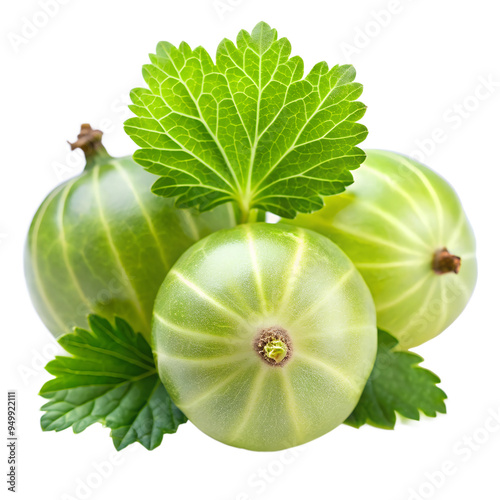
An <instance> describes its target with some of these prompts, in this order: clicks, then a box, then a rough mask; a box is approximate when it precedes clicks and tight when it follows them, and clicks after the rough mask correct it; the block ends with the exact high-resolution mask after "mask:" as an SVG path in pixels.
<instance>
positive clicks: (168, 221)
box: [25, 125, 234, 338]
mask: <svg viewBox="0 0 500 500" xmlns="http://www.w3.org/2000/svg"><path fill="white" fill-rule="evenodd" d="M101 137H102V133H101V132H100V131H98V130H92V129H91V128H90V126H89V125H83V126H82V132H81V133H80V135H79V140H78V141H77V142H76V143H74V144H73V145H72V146H73V147H81V148H82V149H84V151H85V155H86V157H87V165H86V167H85V170H84V171H83V173H82V174H81V175H79V176H77V177H74V178H72V179H70V180H68V181H66V182H64V183H63V184H61V185H60V186H58V187H56V188H55V189H54V190H53V191H52V193H50V194H49V195H48V196H47V198H46V199H45V200H44V201H43V203H42V204H41V206H40V208H39V209H38V211H37V213H36V215H35V217H34V218H33V222H32V223H31V227H30V230H29V234H28V241H27V244H26V251H25V274H26V280H27V283H28V289H29V291H30V295H31V299H32V301H33V304H34V306H35V308H36V310H37V312H38V314H39V315H40V317H41V319H42V321H43V322H44V323H45V325H46V326H47V328H48V329H49V330H50V331H51V332H52V334H53V335H55V336H56V337H58V336H59V335H62V334H63V333H67V332H70V331H72V330H73V328H74V327H75V326H79V327H81V328H85V327H86V326H87V315H88V314H90V313H93V314H100V315H101V316H104V317H106V318H108V319H110V320H113V319H114V317H115V316H120V317H122V318H123V319H125V320H127V321H128V322H129V323H130V324H131V325H132V327H133V328H134V329H135V331H140V332H141V333H143V334H144V335H145V336H146V338H149V337H150V328H151V326H150V322H151V314H152V311H153V303H154V299H155V297H156V292H157V291H158V288H159V287H160V285H161V283H162V281H163V280H164V278H165V275H166V274H167V271H168V270H169V269H170V267H171V266H172V264H173V263H174V262H175V261H176V260H177V258H178V257H179V256H180V255H181V254H182V252H183V251H184V250H186V249H187V248H188V247H189V246H190V245H192V244H193V243H194V242H196V241H198V240H199V239H200V238H203V237H204V236H206V235H207V234H209V233H211V232H212V231H216V230H218V229H221V228H227V227H231V226H232V225H234V214H233V213H232V208H231V207H230V205H226V206H224V207H219V208H217V209H215V210H214V211H212V212H208V213H204V214H201V215H197V214H191V213H190V212H189V211H186V210H178V209H176V208H174V206H173V201H172V200H171V199H164V198H160V197H159V196H156V195H154V194H153V193H151V185H152V184H153V182H154V180H155V177H154V176H153V175H151V174H149V173H148V172H146V171H144V169H143V168H142V167H140V166H139V165H137V163H135V162H134V161H133V159H132V158H131V157H124V158H112V157H111V156H109V154H108V153H107V152H106V150H105V149H104V147H103V146H102V144H101Z"/></svg>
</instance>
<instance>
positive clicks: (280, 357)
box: [253, 326, 293, 366]
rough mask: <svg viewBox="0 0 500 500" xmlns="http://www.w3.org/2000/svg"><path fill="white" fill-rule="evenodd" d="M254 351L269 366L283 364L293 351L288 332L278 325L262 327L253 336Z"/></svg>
mask: <svg viewBox="0 0 500 500" xmlns="http://www.w3.org/2000/svg"><path fill="white" fill-rule="evenodd" d="M253 348H254V349H255V352H256V353H257V354H258V355H259V356H260V358H262V360H263V361H265V362H266V363H267V364H268V365H271V366H284V365H285V364H286V363H288V361H289V360H290V358H291V356H292V352H293V348H292V340H291V339H290V336H289V335H288V332H287V331H286V330H285V329H284V328H281V327H280V326H272V327H270V328H264V329H262V330H261V331H260V332H259V333H258V335H257V336H256V337H255V340H254V343H253Z"/></svg>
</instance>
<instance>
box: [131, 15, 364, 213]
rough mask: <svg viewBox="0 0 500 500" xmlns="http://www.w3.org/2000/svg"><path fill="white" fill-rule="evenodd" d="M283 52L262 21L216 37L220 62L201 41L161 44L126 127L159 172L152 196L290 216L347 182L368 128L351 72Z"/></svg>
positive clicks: (141, 156) (286, 48) (284, 44)
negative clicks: (231, 36)
mask: <svg viewBox="0 0 500 500" xmlns="http://www.w3.org/2000/svg"><path fill="white" fill-rule="evenodd" d="M290 53H291V46H290V42H289V41H288V40H287V39H286V38H281V39H278V34H277V32H276V30H274V29H271V28H270V27H269V26H268V25H267V24H265V23H259V24H258V25H257V26H256V27H255V28H254V30H253V31H252V33H251V34H250V33H248V32H247V31H241V32H240V33H239V35H238V37H237V41H236V44H234V43H233V42H231V41H230V40H227V39H226V40H223V41H222V43H221V44H220V45H219V48H218V51H217V60H216V63H214V62H213V61H212V59H211V58H210V56H209V54H208V53H207V52H206V51H205V50H204V49H203V48H201V47H198V48H196V49H194V50H193V49H191V48H190V47H189V46H188V45H187V44H186V43H184V42H183V43H181V44H180V45H179V47H178V48H177V47H175V46H173V45H171V44H169V43H166V42H161V43H160V44H158V47H157V52H156V54H153V55H151V64H148V65H146V66H144V71H143V75H144V79H145V81H146V83H147V85H148V87H149V88H148V89H135V90H133V91H132V93H131V98H132V102H133V105H132V106H131V110H132V111H133V112H134V113H135V115H136V117H135V118H131V119H129V120H128V121H127V122H126V123H125V130H126V132H127V133H128V134H129V135H130V137H131V138H132V139H133V140H134V141H135V142H136V144H138V145H139V147H140V148H141V149H140V150H138V151H137V152H136V153H135V155H134V158H135V160H136V161H137V162H138V163H139V164H141V165H143V166H144V167H145V168H146V169H147V170H149V171H150V172H152V173H154V174H156V175H158V176H159V179H158V180H157V181H156V183H155V184H154V186H153V192H155V193H156V194H158V195H161V196H167V197H175V198H176V204H177V206H179V207H193V206H197V207H199V209H200V210H201V211H204V210H209V209H211V208H213V207H215V206H217V205H220V204H222V203H226V202H228V201H232V202H235V203H236V204H237V205H238V206H239V208H240V210H241V212H242V213H243V214H245V213H248V212H249V211H250V210H251V209H255V208H258V209H262V210H266V211H270V212H273V213H275V214H277V215H280V216H283V217H289V218H291V217H294V216H295V215H296V213H297V212H312V211H315V210H318V209H320V208H321V207H322V206H323V201H322V197H323V196H327V195H333V194H336V193H339V192H341V191H343V190H344V189H345V187H346V186H347V185H349V184H350V183H352V181H353V178H352V175H351V173H350V170H352V169H355V168H357V167H358V166H359V165H360V164H361V163H362V162H363V160H364V158H365V155H364V153H363V151H362V150H360V149H359V148H357V147H356V145H357V144H358V143H360V142H361V141H362V140H364V138H365V137H366V135H367V130H366V128H365V127H364V126H363V125H360V124H359V123H357V122H358V120H359V119H360V118H361V117H362V116H363V115H364V113H365V106H364V105H363V104H362V103H360V102H359V101H357V99H358V97H359V96H360V95H361V92H362V86H361V85H360V84H358V83H355V82H354V78H355V71H354V68H353V67H352V66H349V65H345V66H334V67H332V68H331V69H330V68H329V67H328V65H327V64H326V63H325V62H322V63H319V64H317V65H315V66H314V67H313V69H312V70H311V71H310V73H309V74H308V75H307V76H305V77H304V64H303V61H302V59H301V58H300V57H297V56H295V57H290Z"/></svg>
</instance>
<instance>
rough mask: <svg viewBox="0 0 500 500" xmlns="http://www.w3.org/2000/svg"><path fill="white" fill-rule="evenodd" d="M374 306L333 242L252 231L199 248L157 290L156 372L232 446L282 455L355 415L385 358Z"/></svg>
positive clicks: (288, 232) (186, 408)
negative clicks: (379, 355) (379, 351)
mask: <svg viewBox="0 0 500 500" xmlns="http://www.w3.org/2000/svg"><path fill="white" fill-rule="evenodd" d="M376 342H377V339H376V321H375V309H374V305H373V300H372V298H371V296H370V293H369V291H368V288H367V286H366V284H365V283H364V281H363V279H362V278H361V276H360V274H359V272H358V271H357V270H356V268H355V267H354V266H353V264H352V263H351V262H350V260H349V259H348V258H347V257H346V256H345V254H344V253H343V252H342V251H341V250H340V249H339V248H338V247H337V246H336V245H334V244H333V243H332V242H331V241H330V240H328V239H327V238H325V237H324V236H321V235H319V234H317V233H314V232H312V231H308V230H303V229H300V228H296V227H292V226H286V225H273V224H250V225H242V226H238V227H236V228H233V229H229V230H222V231H218V232H216V233H214V234H211V235H210V236H208V237H207V238H205V239H203V240H202V241H200V242H198V243H196V244H195V245H193V246H192V247H191V248H190V249H189V250H188V251H187V252H185V253H184V254H183V255H182V257H181V258H180V259H179V260H178V261H177V262H176V264H175V265H174V266H173V268H172V269H171V271H170V272H169V273H168V275H167V277H166V279H165V282H164V283H163V285H162V286H161V288H160V291H159V293H158V297H157V299H156V302H155V307H154V315H153V349H154V350H155V353H156V358H157V363H158V370H159V374H160V378H161V380H162V382H163V383H164V384H165V387H166V388H167V390H168V392H169V394H170V395H171V397H172V399H173V400H174V402H175V404H176V405H177V406H178V407H179V408H180V409H181V410H182V411H183V412H184V413H185V414H186V416H187V417H188V418H189V420H191V421H192V422H193V423H194V424H195V425H196V426H197V427H198V428H200V429H201V430H202V431H203V432H205V433H206V434H208V435H209V436H211V437H213V438H215V439H217V440H219V441H222V442H223V443H226V444H229V445H232V446H237V447H241V448H247V449H250V450H262V451H271V450H280V449H284V448H288V447H291V446H296V445H299V444H302V443H305V442H307V441H310V440H312V439H315V438H317V437H319V436H321V435H323V434H325V433H327V432H329V431H330V430H332V429H333V428H335V427H336V426H338V425H339V424H341V423H342V422H343V421H344V420H345V419H346V418H347V417H348V416H349V414H350V413H351V412H352V410H353V409H354V407H355V406H356V404H357V402H358V399H359V397H360V395H361V392H362V391H363V388H364V386H365V384H366V380H367V378H368V376H369V374H370V372H371V369H372V367H373V363H374V358H375V354H376V348H377V347H376Z"/></svg>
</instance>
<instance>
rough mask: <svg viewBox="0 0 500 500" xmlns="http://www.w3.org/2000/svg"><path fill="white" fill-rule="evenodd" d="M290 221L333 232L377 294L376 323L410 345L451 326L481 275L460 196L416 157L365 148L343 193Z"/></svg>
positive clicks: (375, 296) (402, 346)
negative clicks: (362, 156)
mask: <svg viewBox="0 0 500 500" xmlns="http://www.w3.org/2000/svg"><path fill="white" fill-rule="evenodd" d="M325 202H326V206H325V207H324V208H323V209H322V210H320V211H318V212H316V213H314V214H309V215H299V216H298V217H297V218H296V219H295V220H294V221H291V222H292V223H293V224H297V225H299V226H301V227H306V228H309V229H313V230H315V231H318V232H320V233H322V234H324V235H325V236H328V237H329V238H330V239H331V240H332V241H333V242H335V243H336V244H337V245H339V246H340V248H342V250H343V251H344V252H345V253H346V254H347V255H348V256H349V257H350V258H351V259H352V261H353V262H354V264H355V265H356V267H357V268H358V269H359V271H360V272H361V274H362V275H363V278H364V279H365V281H366V283H367V284H368V287H369V288H370V291H371V293H372V295H373V298H374V301H375V306H376V309H377V321H378V326H379V327H380V328H382V329H384V330H387V331H388V332H390V333H391V334H392V335H394V336H395V337H397V338H398V340H399V343H400V347H401V348H403V349H408V348H411V347H415V346H417V345H419V344H422V343H423V342H426V341H427V340H430V339H432V338H433V337H435V336H436V335H438V334H439V333H441V332H442V331H443V330H444V329H446V328H447V327H448V326H449V325H450V324H451V323H452V322H453V321H454V320H455V319H456V318H457V317H458V316H459V314H460V313H461V312H462V310H463V309H464V308H465V306H466V304H467V302H468V301H469V299H470V297H471V295H472V292H473V289H474V286H475V283H476V277H477V265H476V256H475V240H474V234H473V232H472V229H471V226H470V224H469V221H468V220H467V217H466V215H465V212H464V210H463V208H462V205H461V203H460V200H459V198H458V196H457V194H456V193H455V191H454V190H453V188H452V187H451V186H450V185H449V184H448V183H447V182H446V181H445V180H444V179H443V178H442V177H440V176H439V175H437V174H436V173H435V172H433V171H432V170H430V169H429V168H427V167H425V166H424V165H422V164H421V163H418V162H417V161H415V160H411V159H410V158H407V157H405V156H403V155H400V154H396V153H391V152H388V151H378V150H373V151H368V152H367V159H366V161H365V163H364V164H363V165H361V167H360V168H359V170H356V171H354V184H352V185H351V186H349V187H348V188H347V190H346V191H345V193H342V194H340V195H336V196H332V197H329V198H326V200H325Z"/></svg>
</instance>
